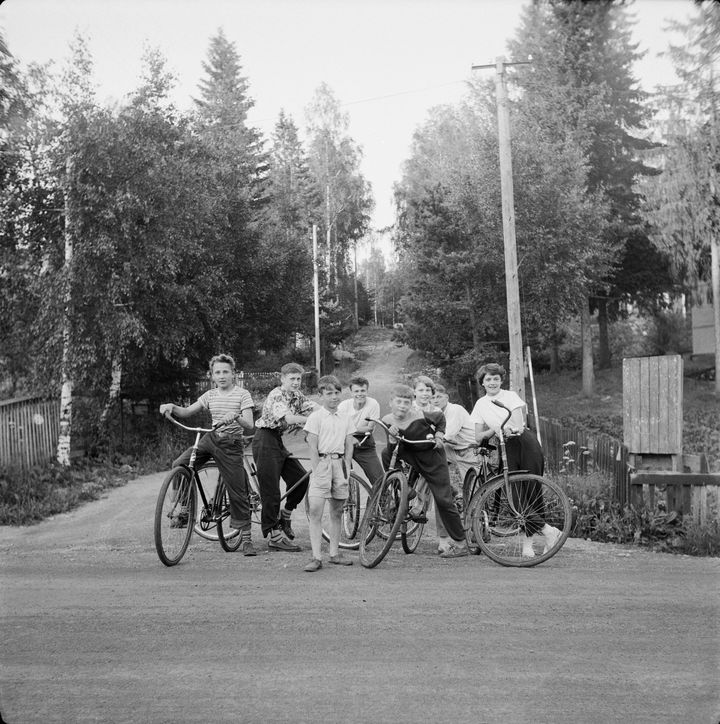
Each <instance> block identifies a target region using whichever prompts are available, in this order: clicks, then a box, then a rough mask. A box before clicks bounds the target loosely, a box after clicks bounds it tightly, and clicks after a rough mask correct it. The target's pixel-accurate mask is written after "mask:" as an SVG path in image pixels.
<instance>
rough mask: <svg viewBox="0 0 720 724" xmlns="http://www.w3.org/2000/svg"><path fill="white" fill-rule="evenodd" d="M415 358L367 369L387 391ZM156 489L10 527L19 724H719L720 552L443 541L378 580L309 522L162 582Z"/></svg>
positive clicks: (116, 493)
mask: <svg viewBox="0 0 720 724" xmlns="http://www.w3.org/2000/svg"><path fill="white" fill-rule="evenodd" d="M385 352H387V357H386V361H387V375H388V379H387V380H383V381H382V382H381V383H380V382H378V380H380V377H379V376H378V374H376V373H377V372H378V370H380V371H381V365H380V364H379V362H381V361H382V360H379V359H378V356H379V355H380V356H381V355H384V354H385ZM402 354H403V350H402V349H398V348H395V347H394V346H393V345H392V344H391V343H390V342H389V341H387V340H386V342H385V343H384V344H380V345H379V349H378V350H376V354H373V357H372V358H371V360H369V361H368V364H373V365H375V367H374V368H373V377H372V380H373V386H374V387H373V389H374V391H375V392H376V394H378V391H382V390H383V389H384V388H383V385H385V384H390V383H391V382H392V380H391V379H390V377H392V376H394V375H395V374H396V373H397V369H398V368H397V366H396V364H397V362H398V361H400V357H399V355H402ZM405 354H406V351H405ZM391 371H392V374H391ZM385 391H386V389H385ZM378 396H380V395H379V394H378ZM161 479H162V475H161V474H157V475H149V476H145V477H142V478H139V479H137V480H134V481H132V482H130V483H129V484H128V485H126V486H125V487H123V488H119V489H114V490H111V491H110V492H109V493H108V495H107V496H106V497H105V498H103V499H102V500H99V501H96V502H93V503H90V504H87V505H85V506H84V507H82V508H80V509H78V510H75V511H73V512H71V513H69V514H65V515H60V516H57V517H55V518H54V519H52V520H48V521H45V522H43V523H41V524H40V525H35V526H31V527H27V528H10V527H3V528H0V553H1V555H2V568H1V570H0V586H1V588H0V591H1V592H0V605H1V610H0V613H1V620H0V623H1V625H2V654H1V657H2V659H1V660H2V680H1V682H0V712H2V716H3V718H4V720H5V721H6V722H8V724H28V723H33V722H43V723H48V722H63V723H64V724H68V723H70V724H76V723H77V724H80V723H82V722H112V723H113V724H114V723H118V724H119V723H123V722H128V723H135V722H142V723H145V722H205V721H214V722H236V721H242V722H258V723H259V722H271V723H273V724H274V723H278V724H279V723H281V722H295V723H297V722H328V723H336V722H352V723H354V722H413V723H414V722H488V723H491V722H492V723H493V724H496V723H497V722H499V721H502V722H509V723H514V722H533V724H536V723H539V722H547V723H548V724H556V723H559V722H572V723H573V724H578V723H579V724H585V723H587V724H592V723H594V722H597V723H598V724H606V723H608V722H632V723H644V722H647V723H648V724H650V723H652V724H658V723H659V722H673V723H675V722H683V723H690V724H694V723H697V724H708V723H711V724H718V722H719V721H720V696H719V695H718V691H719V688H720V687H719V682H720V665H719V649H720V634H719V624H718V622H719V621H720V605H719V603H718V600H719V597H718V593H719V592H720V591H719V585H718V581H719V580H720V579H719V573H720V560H719V559H717V558H714V559H711V558H691V557H687V556H673V555H669V554H655V553H651V552H648V551H646V550H641V549H635V548H632V547H626V546H616V545H608V544H599V543H590V542H586V541H579V540H570V541H568V543H567V544H566V546H565V547H564V549H563V550H562V551H561V552H560V554H558V555H557V556H555V557H554V558H553V559H552V560H550V561H549V562H547V563H546V564H544V565H541V566H538V567H537V568H532V569H511V568H503V567H500V566H498V565H496V564H494V563H492V562H491V561H489V560H488V559H486V558H484V557H482V556H477V557H475V556H473V557H469V558H464V559H457V560H443V559H440V558H439V557H438V556H437V555H436V554H435V550H434V548H435V546H434V545H433V540H432V536H431V532H432V531H429V533H428V535H427V536H426V537H425V538H424V539H423V541H422V542H421V545H420V548H419V550H418V552H417V553H415V554H414V555H410V556H406V555H404V554H403V553H402V551H401V550H400V546H396V548H397V549H398V550H395V549H394V550H393V551H391V554H390V555H389V556H388V558H387V559H386V560H385V561H384V562H383V563H382V564H381V565H380V566H379V567H378V568H376V569H373V570H366V569H364V568H362V567H361V566H360V565H358V564H357V563H356V565H354V566H352V567H349V568H342V567H332V566H326V567H325V568H323V569H322V570H321V571H319V572H318V573H315V574H308V573H304V572H303V570H302V567H303V565H304V564H305V563H306V562H307V560H308V559H309V557H310V554H309V540H308V534H307V522H306V521H305V520H303V517H302V516H300V515H296V518H295V527H296V530H297V532H298V539H299V542H300V543H301V544H302V545H303V546H304V548H305V550H304V552H302V553H270V552H268V551H266V549H265V548H266V547H265V546H264V545H263V544H262V543H261V542H260V540H259V535H257V534H256V535H255V540H256V543H257V544H258V547H259V548H260V549H261V553H260V554H259V555H258V556H257V557H256V558H244V557H242V556H241V555H239V554H228V553H224V552H223V551H222V550H221V549H220V547H219V545H218V544H212V543H209V542H205V541H201V540H199V539H197V538H193V541H192V542H191V545H190V549H189V552H188V554H187V556H186V557H185V558H184V559H183V561H182V563H181V564H180V565H178V566H176V567H175V568H165V567H164V566H163V565H161V563H160V562H159V560H158V558H157V556H156V554H155V550H154V546H153V540H152V517H153V508H154V502H155V497H156V495H157V491H158V488H159V485H160V481H161ZM429 527H430V526H428V528H429Z"/></svg>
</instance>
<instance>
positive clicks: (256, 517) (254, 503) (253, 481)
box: [244, 450, 262, 525]
mask: <svg viewBox="0 0 720 724" xmlns="http://www.w3.org/2000/svg"><path fill="white" fill-rule="evenodd" d="M244 464H245V477H246V478H247V483H248V496H249V498H250V511H251V514H250V518H251V520H252V522H253V523H256V524H257V525H260V516H261V513H262V500H261V498H260V483H258V478H257V468H256V467H255V460H253V457H252V454H250V453H248V451H247V450H245V459H244Z"/></svg>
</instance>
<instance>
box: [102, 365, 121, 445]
mask: <svg viewBox="0 0 720 724" xmlns="http://www.w3.org/2000/svg"><path fill="white" fill-rule="evenodd" d="M122 373H123V367H122V361H121V360H120V357H119V356H115V357H113V361H112V371H111V378H110V389H109V390H108V398H107V402H106V403H105V407H104V408H103V411H102V413H101V414H100V431H101V434H102V435H104V434H105V433H106V427H107V423H108V419H109V417H110V412H111V410H112V408H113V405H114V404H115V403H116V402H117V399H118V398H119V397H120V389H121V387H122Z"/></svg>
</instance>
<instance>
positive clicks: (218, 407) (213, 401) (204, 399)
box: [198, 385, 255, 434]
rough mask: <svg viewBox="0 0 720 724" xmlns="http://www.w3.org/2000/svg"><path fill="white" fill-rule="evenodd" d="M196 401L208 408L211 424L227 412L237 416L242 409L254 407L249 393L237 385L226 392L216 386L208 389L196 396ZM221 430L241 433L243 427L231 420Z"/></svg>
mask: <svg viewBox="0 0 720 724" xmlns="http://www.w3.org/2000/svg"><path fill="white" fill-rule="evenodd" d="M198 402H199V403H200V404H201V405H202V406H203V407H204V408H205V409H206V410H210V415H211V416H212V424H213V425H217V424H218V423H219V422H220V421H221V420H222V419H223V417H225V415H227V414H228V412H232V413H234V414H235V415H237V416H238V417H239V416H240V414H241V413H242V412H243V411H244V410H251V409H252V408H253V407H255V404H254V403H253V401H252V397H251V396H250V393H249V392H248V391H247V390H246V389H244V388H242V387H238V386H237V385H235V386H234V387H233V388H232V389H231V390H228V391H227V392H221V391H220V390H219V389H218V388H217V387H215V388H213V389H212V390H208V391H207V392H205V393H204V394H202V395H201V396H200V397H199V398H198ZM222 431H223V432H227V433H238V434H242V432H243V428H242V425H240V423H238V422H231V423H230V424H229V425H225V426H224V427H223V428H222Z"/></svg>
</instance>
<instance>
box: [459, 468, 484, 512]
mask: <svg viewBox="0 0 720 724" xmlns="http://www.w3.org/2000/svg"><path fill="white" fill-rule="evenodd" d="M479 480H480V476H479V475H478V471H477V470H475V468H470V470H468V471H467V473H465V480H463V489H462V496H463V511H466V510H467V509H468V507H469V506H470V501H471V500H472V497H473V495H475V491H476V490H477V488H478V487H479V485H480V483H479Z"/></svg>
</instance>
